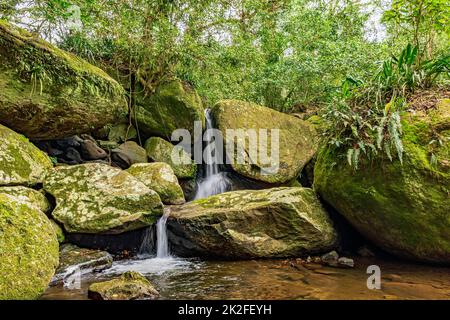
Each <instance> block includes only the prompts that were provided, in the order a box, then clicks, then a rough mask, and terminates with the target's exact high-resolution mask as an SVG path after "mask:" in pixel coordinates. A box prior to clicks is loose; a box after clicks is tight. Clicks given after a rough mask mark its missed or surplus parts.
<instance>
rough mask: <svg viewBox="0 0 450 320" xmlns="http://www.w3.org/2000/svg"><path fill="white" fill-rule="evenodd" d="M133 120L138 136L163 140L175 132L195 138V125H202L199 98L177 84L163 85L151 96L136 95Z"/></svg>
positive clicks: (192, 90)
mask: <svg viewBox="0 0 450 320" xmlns="http://www.w3.org/2000/svg"><path fill="white" fill-rule="evenodd" d="M133 116H134V118H135V120H136V122H137V127H138V128H139V132H141V133H142V134H145V135H147V136H159V137H164V138H166V139H170V137H171V136H172V132H173V131H174V130H176V129H187V130H189V132H190V133H191V136H192V137H194V121H201V123H202V126H204V124H205V115H204V109H203V104H202V100H201V98H200V96H199V95H198V94H197V92H196V91H195V90H194V89H193V88H192V87H191V86H190V85H189V84H187V83H185V82H182V81H180V80H172V81H168V82H164V83H162V84H161V85H159V87H158V88H157V89H156V92H155V93H154V94H152V95H150V96H144V95H138V96H137V97H136V109H135V111H134V112H133Z"/></svg>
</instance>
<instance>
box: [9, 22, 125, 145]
mask: <svg viewBox="0 0 450 320" xmlns="http://www.w3.org/2000/svg"><path fill="white" fill-rule="evenodd" d="M127 111H128V109H127V104H126V100H125V95H124V90H123V88H122V87H121V86H120V85H119V84H118V83H117V82H116V81H115V80H113V79H112V78H111V77H109V76H108V75H107V74H106V73H105V72H103V71H102V70H100V69H98V68H97V67H94V66H92V65H91V64H89V63H87V62H86V61H84V60H82V59H80V58H77V57H76V56H74V55H72V54H70V53H67V52H64V51H62V50H60V49H58V48H56V47H54V46H52V45H51V44H49V43H47V42H45V41H44V40H41V39H39V38H37V37H36V36H35V35H33V34H31V33H28V32H26V31H24V30H22V29H19V28H16V27H13V26H12V25H9V24H8V23H6V22H4V21H0V123H3V124H5V125H6V126H8V127H10V128H12V129H14V130H15V131H17V132H20V133H23V134H25V135H26V136H27V137H28V138H30V139H36V140H37V139H58V138H64V137H67V136H71V135H74V134H78V133H83V132H91V131H93V130H95V129H98V128H101V127H103V126H105V125H106V124H109V123H114V122H117V121H118V120H119V119H122V118H124V116H125V115H126V113H127Z"/></svg>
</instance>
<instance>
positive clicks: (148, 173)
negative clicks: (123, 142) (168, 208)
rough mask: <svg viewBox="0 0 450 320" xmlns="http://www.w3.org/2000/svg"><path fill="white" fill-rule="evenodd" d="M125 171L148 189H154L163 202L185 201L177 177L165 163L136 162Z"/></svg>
mask: <svg viewBox="0 0 450 320" xmlns="http://www.w3.org/2000/svg"><path fill="white" fill-rule="evenodd" d="M126 171H127V172H128V173H130V174H131V175H132V176H133V177H135V178H136V179H138V180H139V181H141V182H142V183H143V184H145V185H146V186H147V187H149V188H150V189H152V190H155V191H156V192H157V193H158V194H159V196H160V198H161V200H162V202H163V203H164V204H183V203H184V202H185V200H184V194H183V190H182V189H181V187H180V185H179V184H178V179H177V177H176V176H175V174H174V173H173V170H172V168H171V167H170V166H169V165H168V164H167V163H164V162H153V163H137V164H134V165H132V166H131V167H130V168H129V169H127V170H126Z"/></svg>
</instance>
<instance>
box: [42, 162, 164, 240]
mask: <svg viewBox="0 0 450 320" xmlns="http://www.w3.org/2000/svg"><path fill="white" fill-rule="evenodd" d="M44 189H45V190H46V191H47V192H48V193H50V194H51V195H52V196H53V197H54V198H55V199H56V207H55V209H54V210H53V212H52V216H53V218H54V219H55V220H57V221H58V222H60V223H62V224H63V225H64V229H65V230H66V231H67V232H70V233H73V232H76V233H109V234H111V233H112V234H117V233H121V232H124V231H129V230H135V229H139V228H142V227H145V226H148V225H151V224H153V223H154V222H155V221H156V220H157V218H158V217H159V216H161V215H162V211H163V208H162V203H161V200H160V198H159V196H158V194H157V193H156V192H155V191H153V190H151V189H149V188H148V187H147V186H145V185H144V184H143V183H142V182H140V181H139V180H137V179H136V178H134V177H133V176H132V175H131V174H129V173H127V172H125V171H122V170H120V169H117V168H113V167H111V166H108V165H106V164H100V163H89V164H82V165H76V166H63V167H57V168H55V169H54V170H53V171H52V172H51V173H50V174H49V175H48V177H47V179H46V180H45V182H44Z"/></svg>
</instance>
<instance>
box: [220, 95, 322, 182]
mask: <svg viewBox="0 0 450 320" xmlns="http://www.w3.org/2000/svg"><path fill="white" fill-rule="evenodd" d="M212 115H213V118H214V120H215V123H216V127H217V129H219V130H220V131H221V132H222V135H223V137H224V143H225V145H228V147H227V148H226V150H227V157H228V159H229V160H230V161H231V162H232V163H231V166H232V167H233V169H234V170H235V171H236V172H238V173H240V174H241V175H243V176H246V177H248V178H252V179H256V180H260V181H263V182H267V183H271V184H281V183H285V182H287V181H290V180H292V179H295V178H297V176H298V175H299V173H300V172H301V170H302V168H303V167H304V166H305V164H307V163H308V162H309V161H310V160H311V158H312V157H313V156H314V154H315V153H316V151H317V148H318V134H317V132H316V130H315V128H314V125H313V124H311V123H309V122H307V121H304V120H301V119H298V118H296V117H293V116H290V115H287V114H284V113H281V112H278V111H275V110H273V109H270V108H266V107H263V106H259V105H257V104H253V103H249V102H244V101H239V100H222V101H219V102H218V103H217V104H216V105H215V106H214V107H213V108H212ZM228 129H233V130H239V129H255V130H256V132H255V133H256V135H257V136H258V137H261V141H262V142H264V141H266V142H267V143H266V145H267V148H264V149H263V148H261V147H259V145H255V146H254V147H252V146H250V144H249V143H248V141H247V142H246V140H248V139H247V138H246V136H243V137H240V138H237V139H228V138H230V137H228V138H227V132H226V130H228ZM260 129H267V130H268V132H267V136H266V138H264V136H261V135H260V132H259V130H260ZM273 129H275V130H276V129H279V141H276V142H278V146H279V148H278V150H279V152H278V155H279V161H278V162H277V161H275V160H274V159H270V160H271V161H270V163H269V162H268V163H265V161H264V160H266V159H264V157H268V156H266V155H270V151H271V139H272V138H271V137H272V133H271V131H270V130H273ZM236 140H237V142H236V144H235V141H236ZM261 141H260V139H258V144H259V143H261ZM265 149H267V150H265ZM235 150H236V151H235ZM261 158H262V159H261ZM267 160H269V159H267ZM239 162H241V163H239Z"/></svg>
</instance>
